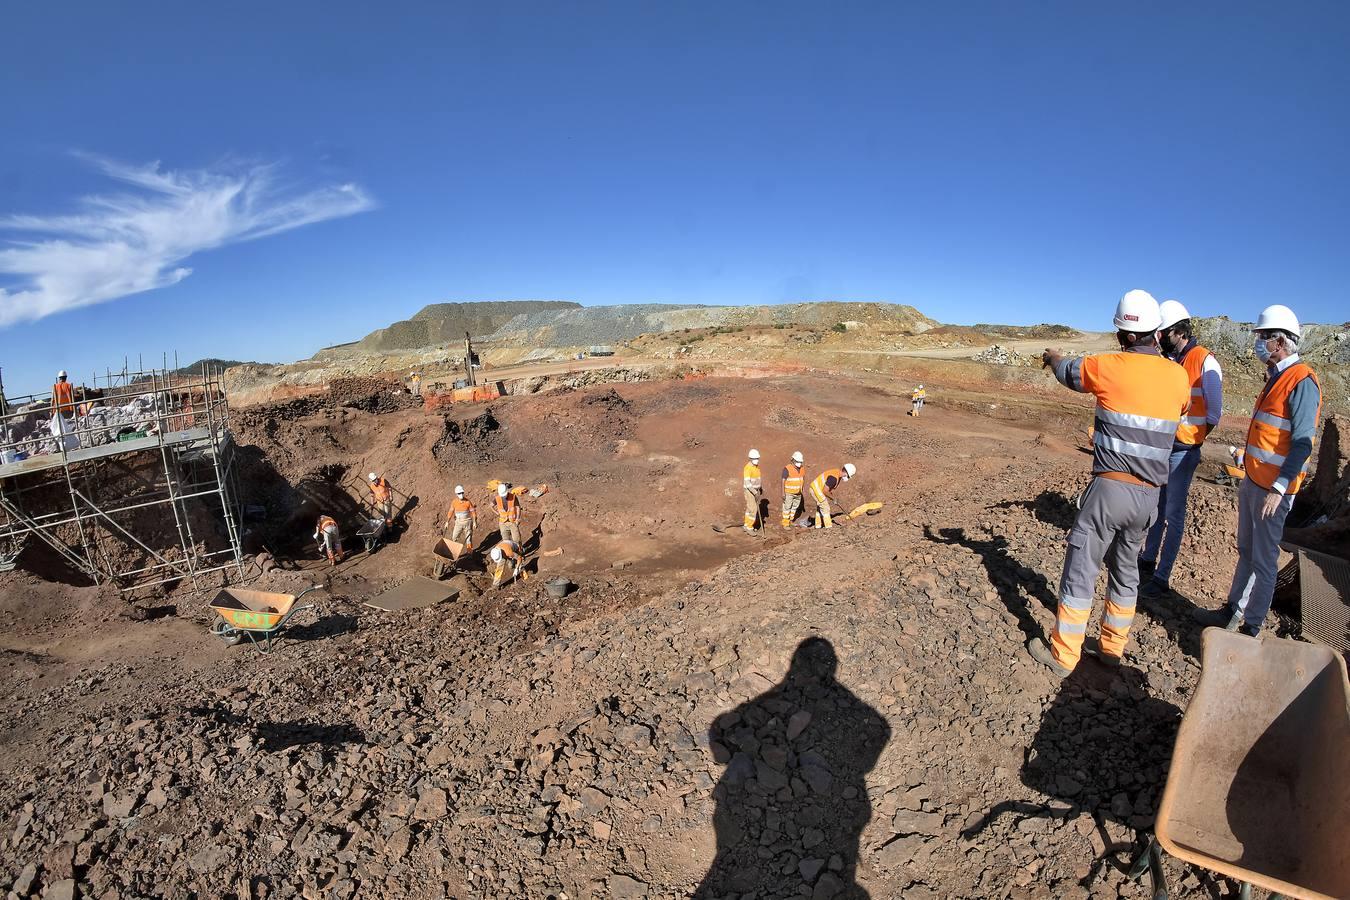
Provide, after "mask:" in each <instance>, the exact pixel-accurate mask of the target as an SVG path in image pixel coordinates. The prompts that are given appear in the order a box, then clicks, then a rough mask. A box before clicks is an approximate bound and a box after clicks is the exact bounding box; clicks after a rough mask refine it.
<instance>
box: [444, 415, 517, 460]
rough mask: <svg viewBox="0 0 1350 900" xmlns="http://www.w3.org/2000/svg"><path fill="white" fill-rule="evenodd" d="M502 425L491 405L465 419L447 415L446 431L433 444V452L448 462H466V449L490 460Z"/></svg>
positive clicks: (476, 455)
mask: <svg viewBox="0 0 1350 900" xmlns="http://www.w3.org/2000/svg"><path fill="white" fill-rule="evenodd" d="M500 429H501V423H500V422H498V421H497V419H496V418H494V417H493V415H492V410H491V409H485V410H483V411H482V412H481V413H479V414H478V415H476V416H474V417H473V418H472V419H468V420H466V421H462V422H457V421H455V420H453V419H446V420H445V433H444V434H442V435H441V437H440V438H439V439H438V440H437V441H436V443H435V444H434V445H432V448H431V454H432V456H434V457H436V460H437V461H438V462H439V463H441V464H442V465H444V466H451V465H454V464H456V463H459V462H462V461H463V459H464V454H466V453H467V454H472V455H473V456H474V457H476V458H477V459H479V460H482V461H484V462H490V461H491V460H492V459H493V455H492V448H493V444H494V443H495V442H496V439H497V438H498V437H499V430H500Z"/></svg>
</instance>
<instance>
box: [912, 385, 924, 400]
mask: <svg viewBox="0 0 1350 900" xmlns="http://www.w3.org/2000/svg"><path fill="white" fill-rule="evenodd" d="M927 397H928V392H927V391H925V390H923V389H922V388H915V389H914V390H913V391H911V392H910V394H909V399H911V400H923V399H925V398H927Z"/></svg>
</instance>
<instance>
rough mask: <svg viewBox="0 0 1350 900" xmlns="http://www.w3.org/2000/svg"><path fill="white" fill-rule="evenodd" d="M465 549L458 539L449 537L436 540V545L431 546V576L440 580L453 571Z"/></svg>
mask: <svg viewBox="0 0 1350 900" xmlns="http://www.w3.org/2000/svg"><path fill="white" fill-rule="evenodd" d="M465 549H466V548H465V546H464V545H463V544H461V543H460V542H459V541H452V540H450V539H449V538H441V539H440V540H438V541H436V546H434V547H432V548H431V577H432V578H435V579H437V580H440V579H442V578H444V577H445V576H446V575H449V574H450V573H451V572H453V571H454V570H455V563H457V562H459V558H460V557H461V556H463V555H464V551H465Z"/></svg>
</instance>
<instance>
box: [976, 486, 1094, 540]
mask: <svg viewBox="0 0 1350 900" xmlns="http://www.w3.org/2000/svg"><path fill="white" fill-rule="evenodd" d="M1078 496H1079V495H1077V494H1074V495H1068V494H1065V493H1063V492H1061V491H1041V492H1040V493H1039V494H1037V495H1036V499H1035V500H1002V501H1000V502H998V503H995V504H993V505H992V506H990V507H989V508H990V509H1013V508H1014V507H1016V508H1018V509H1025V510H1029V511H1030V512H1031V514H1032V515H1034V516H1035V517H1036V519H1037V521H1040V522H1044V523H1045V524H1047V525H1053V526H1055V527H1056V528H1062V529H1064V530H1065V531H1068V530H1069V529H1070V528H1072V527H1073V521H1074V519H1075V518H1077V516H1078Z"/></svg>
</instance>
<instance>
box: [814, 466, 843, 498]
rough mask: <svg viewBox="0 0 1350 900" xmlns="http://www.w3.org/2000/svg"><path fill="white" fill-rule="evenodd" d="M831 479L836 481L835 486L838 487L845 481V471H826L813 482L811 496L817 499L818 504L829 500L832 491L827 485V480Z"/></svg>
mask: <svg viewBox="0 0 1350 900" xmlns="http://www.w3.org/2000/svg"><path fill="white" fill-rule="evenodd" d="M829 478H833V479H834V483H835V486H836V487H837V486H838V485H839V482H841V481H843V480H844V470H843V469H826V470H825V471H824V472H821V473H820V474H819V475H817V476H816V480H815V481H813V482H811V496H812V497H815V498H816V502H817V503H820V502H822V501H824V500H827V499H829V496H830V489H829V488H828V487H827V486H826V484H825V481H826V479H829Z"/></svg>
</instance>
